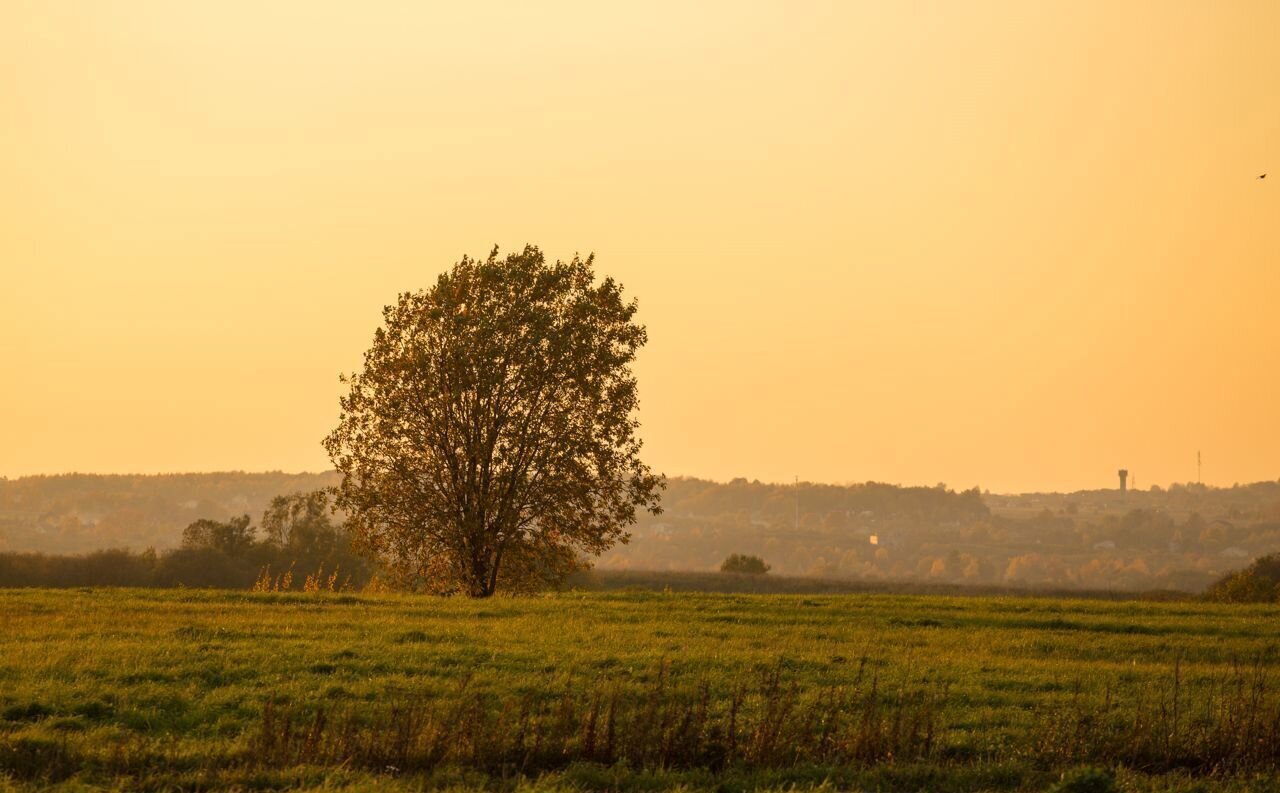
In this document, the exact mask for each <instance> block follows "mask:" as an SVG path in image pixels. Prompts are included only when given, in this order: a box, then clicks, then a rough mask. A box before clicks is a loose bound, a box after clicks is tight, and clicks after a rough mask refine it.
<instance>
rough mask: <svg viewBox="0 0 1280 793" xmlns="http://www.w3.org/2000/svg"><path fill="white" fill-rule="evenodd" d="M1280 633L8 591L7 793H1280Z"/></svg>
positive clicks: (349, 598) (687, 608)
mask: <svg viewBox="0 0 1280 793" xmlns="http://www.w3.org/2000/svg"><path fill="white" fill-rule="evenodd" d="M1278 614H1280V612H1278V611H1277V609H1276V608H1275V607H1274V606H1243V605H1235V606H1229V605H1219V604H1207V603H1190V602H1178V603H1152V602H1128V603H1120V602H1105V601H1083V600H1052V599H1047V598H1037V599H1030V598H987V599H980V598H952V597H941V596H914V595H874V594H865V595H864V594H858V595H803V596H784V595H772V596H770V595H710V594H661V593H639V592H633V593H589V594H560V595H553V596H547V597H537V598H521V599H508V598H497V599H490V600H485V601H471V600H464V599H456V598H453V599H441V598H424V597H410V596H398V595H369V594H363V593H361V594H355V593H341V592H327V591H320V592H314V593H274V592H268V593H249V592H225V591H223V592H215V591H193V590H167V591H150V590H60V591H52V590H0V622H2V623H3V625H0V628H2V629H0V780H4V779H6V778H7V779H8V782H7V783H6V782H4V781H0V789H3V788H4V786H5V785H6V784H7V785H9V786H10V787H13V788H17V789H26V788H31V789H43V788H46V787H51V786H53V787H57V786H64V787H66V789H82V788H84V787H86V786H88V787H95V786H103V787H124V788H146V789H163V788H184V789H217V788H225V787H228V786H241V787H246V788H249V787H252V788H307V787H326V788H329V789H335V788H342V787H348V786H349V787H356V788H359V787H367V786H369V785H374V784H376V785H378V786H380V787H389V788H392V789H396V788H400V787H402V788H404V789H420V788H422V787H435V788H441V787H443V788H447V787H450V786H454V787H460V788H476V787H482V788H491V789H516V788H520V787H523V788H534V789H601V788H608V789H654V788H663V787H671V786H684V787H685V788H687V789H728V790H735V789H741V790H746V789H755V788H762V787H763V788H778V789H782V788H787V787H789V786H793V785H795V786H799V787H801V788H805V787H811V786H819V785H821V784H822V783H823V782H824V781H826V782H828V783H829V784H830V785H832V786H834V787H837V788H859V787H861V788H869V789H881V790H925V789H927V790H947V789H951V790H972V789H988V790H1042V789H1045V788H1047V787H1050V786H1053V785H1059V784H1061V785H1067V786H1068V787H1066V788H1064V789H1072V788H1071V787H1070V786H1072V785H1080V784H1088V785H1094V787H1091V788H1088V789H1108V787H1118V788H1120V789H1132V790H1157V789H1158V790H1179V789H1185V790H1216V789H1222V790H1228V789H1259V788H1265V786H1267V785H1271V786H1275V785H1278V784H1280V776H1278V775H1277V771H1278V769H1280V691H1277V689H1276V685H1275V683H1274V680H1273V678H1274V677H1275V673H1276V671H1277V670H1276V665H1277V663H1280V657H1277V655H1276V654H1275V653H1274V652H1273V649H1272V648H1274V647H1276V646H1277V645H1280V623H1277V621H1276V616H1277V615H1278ZM1082 767H1085V768H1087V769H1091V770H1081V769H1082ZM1064 780H1065V781H1064ZM1082 780H1083V781H1082ZM1099 785H1100V786H1101V787H1098V786H1099ZM1078 789H1085V788H1078Z"/></svg>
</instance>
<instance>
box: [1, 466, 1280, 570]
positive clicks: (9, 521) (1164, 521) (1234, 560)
mask: <svg viewBox="0 0 1280 793" xmlns="http://www.w3.org/2000/svg"><path fill="white" fill-rule="evenodd" d="M335 480H336V474H334V473H332V472H328V473H321V474H285V473H279V472H274V473H259V474H253V473H242V472H230V473H215V474H176V475H166V476H133V475H120V476H91V475H81V474H70V475H65V476H38V477H24V478H21V479H15V480H2V479H0V550H9V551H36V552H43V553H55V554H56V553H84V552H87V551H91V550H95V549H99V548H114V547H129V548H134V549H143V548H147V547H154V548H156V549H165V548H172V547H175V546H176V545H177V544H178V542H179V539H180V537H181V533H182V529H183V527H185V526H186V525H187V524H189V523H190V522H192V521H193V520H196V519H197V518H206V517H207V518H218V519H224V518H227V517H230V516H233V515H241V514H248V515H250V516H251V517H253V518H254V520H255V521H257V519H258V518H260V516H261V514H262V511H263V510H264V508H265V507H266V505H267V502H268V501H269V500H270V499H271V498H272V497H273V496H275V495H279V494H282V493H289V492H296V491H301V490H311V489H315V488H320V487H325V486H328V485H331V484H334V483H335ZM663 504H664V507H665V511H664V513H663V514H662V515H659V516H656V517H653V516H645V517H643V518H642V519H641V520H640V521H639V522H638V523H637V524H636V525H635V526H634V527H633V531H632V535H633V537H632V540H631V542H630V543H628V544H626V545H621V546H617V547H615V548H614V549H612V550H610V551H608V552H607V553H606V554H605V555H604V556H603V557H602V558H600V559H599V560H598V561H597V564H598V566H599V567H601V568H603V569H631V570H691V571H708V570H714V569H716V568H717V567H718V565H719V564H720V562H721V561H722V560H723V559H724V558H725V557H726V556H727V555H729V554H731V553H748V554H756V555H760V556H763V557H764V558H765V559H766V560H767V561H768V562H769V563H770V564H771V565H772V566H773V569H774V571H775V572H776V573H779V574H786V575H809V576H821V577H824V578H836V579H840V578H852V579H863V580H868V579H870V580H898V581H927V582H930V583H939V584H983V585H1002V586H1004V585H1012V586H1036V587H1066V588H1072V587H1079V588H1104V589H1106V588H1115V589H1144V590H1145V589H1160V588H1176V589H1185V590H1198V589H1201V588H1203V587H1205V586H1206V585H1207V584H1208V583H1209V582H1210V581H1211V580H1212V579H1213V578H1214V577H1216V576H1218V575H1220V574H1222V573H1224V572H1226V571H1229V570H1233V569H1236V568H1239V567H1243V566H1244V565H1245V564H1247V563H1248V562H1249V561H1250V560H1252V559H1253V558H1255V557H1257V556H1259V555H1262V554H1265V553H1268V552H1271V551H1275V550H1277V549H1280V483H1277V482H1259V483H1256V484H1252V485H1247V486H1237V487H1233V488H1209V487H1203V486H1199V485H1185V486H1184V485H1176V486H1174V487H1171V488H1169V489H1167V490H1165V489H1152V490H1144V491H1136V492H1135V491H1131V492H1129V493H1126V494H1121V493H1120V492H1119V491H1117V490H1097V491H1084V492H1078V493H1069V494H1060V493H1037V494H1025V495H995V494H987V493H980V492H979V491H977V490H976V489H974V490H965V491H954V490H950V489H947V488H946V487H945V486H941V485H939V486H936V487H901V486H897V485H889V484H881V483H874V482H869V483H864V484H853V485H820V484H809V483H800V484H799V485H777V484H765V483H760V482H748V481H746V480H743V479H737V480H734V481H732V482H729V483H716V482H709V481H705V480H699V479H688V478H675V479H672V480H671V481H670V482H669V484H668V488H667V491H666V493H665V495H664V498H663Z"/></svg>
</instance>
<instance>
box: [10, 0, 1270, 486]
mask: <svg viewBox="0 0 1280 793" xmlns="http://www.w3.org/2000/svg"><path fill="white" fill-rule="evenodd" d="M1268 170H1271V171H1273V173H1272V176H1271V178H1269V179H1267V180H1258V179H1257V176H1258V175H1259V174H1261V173H1263V172H1264V171H1268ZM525 242H532V243H535V244H538V245H540V246H541V247H542V248H543V249H544V250H545V251H546V252H547V253H548V254H549V255H551V256H553V257H554V256H568V255H571V254H572V253H573V252H574V251H581V252H583V253H586V252H588V251H595V252H596V254H597V256H598V266H599V269H600V270H601V271H603V272H607V273H609V274H611V275H614V276H616V277H618V278H619V280H621V281H622V283H623V284H624V285H625V286H626V288H627V291H628V293H629V294H630V295H633V296H635V297H637V298H639V300H640V305H641V318H642V320H643V321H644V322H645V323H646V324H647V325H648V327H649V332H650V338H651V342H650V344H649V346H648V347H647V348H646V349H645V350H644V352H643V357H642V359H641V361H640V363H639V375H640V378H641V381H640V382H641V389H642V410H641V419H642V421H643V423H644V431H643V434H644V436H645V438H646V439H647V447H646V448H647V449H648V456H649V459H650V461H651V462H652V463H653V464H654V465H655V467H657V468H658V469H659V470H662V471H665V472H666V473H667V474H669V475H676V474H689V475H697V476H706V477H713V478H719V479H725V478H730V477H733V476H746V477H748V478H761V479H767V480H786V481H789V480H790V479H791V478H792V476H795V475H798V476H800V477H801V478H803V479H807V480H814V481H835V482H844V481H852V480H867V479H876V480H881V481H890V482H901V483H904V484H906V483H911V484H916V483H923V484H934V483H936V482H939V481H944V482H947V483H948V484H950V485H952V486H955V487H969V486H972V485H975V484H978V485H981V486H983V487H986V488H990V489H992V490H1025V489H1033V488H1035V489H1039V488H1044V489H1061V488H1072V489H1074V488H1080V487H1105V486H1112V484H1113V482H1114V479H1115V476H1114V474H1115V470H1116V469H1117V468H1119V467H1121V466H1125V467H1128V468H1129V469H1130V470H1131V471H1132V472H1133V475H1134V477H1136V479H1137V485H1138V486H1139V487H1146V486H1147V485H1150V484H1153V483H1161V484H1166V483H1168V482H1170V481H1175V480H1176V481H1186V480H1193V479H1194V478H1195V473H1196V471H1195V454H1196V450H1197V449H1201V450H1203V452H1204V455H1205V480H1206V481H1209V482H1211V483H1217V484H1230V483H1232V482H1234V481H1240V482H1244V481H1253V480H1258V479H1274V478H1276V477H1280V354H1278V353H1280V311H1278V310H1277V307H1278V305H1280V3H1277V2H1275V0H1259V1H1258V2H1199V1H1196V2H1178V0H1160V1H1159V2H1150V3H1140V2H1113V1H1112V0H1106V1H1105V2H1104V1H1102V0H1099V1H1098V2H1077V1H1075V0H1072V1H1070V2H1068V1H1066V0H1064V1H1063V2H1025V1H1024V0H1015V1H1013V2H1007V3H996V2H943V3H928V2H875V3H871V2H867V3H855V2H830V3H817V2H813V3H806V2H791V1H787V2H776V3H751V2H743V1H742V0H734V2H723V3H713V2H697V3H688V2H673V3H661V2H647V3H643V4H639V3H638V4H634V5H633V6H632V7H631V8H629V9H627V10H622V9H621V7H620V6H619V4H615V3H600V2H583V3H572V4H571V3H554V2H539V3H516V2H511V3H502V4H484V3H477V2H468V3H447V4H446V3H440V4H431V3H425V2H403V3H393V2H375V3H355V2H349V3H323V2H316V0H305V1H303V0H299V1H298V2H278V1H277V2H261V1H260V0H254V1H253V2H228V1H227V0H222V2H217V3H174V2H170V1H169V0H157V1H156V2H143V1H142V0H131V1H130V2H127V3H121V2H106V1H105V0H104V1H103V2H57V1H56V0H30V1H27V0H6V1H5V2H4V3H2V4H0V276H2V278H0V339H2V341H0V344H2V345H3V346H2V348H0V352H2V356H3V358H2V360H3V369H2V370H0V371H3V373H4V374H3V380H0V474H3V475H7V476H10V477H12V476H16V475H22V474H29V473H52V472H64V471H71V470H78V471H92V472H126V471H128V472H156V471H187V470H220V469H245V470H260V469H285V470H304V469H305V470H319V469H322V468H325V467H327V465H328V461H327V459H326V457H325V455H324V452H323V451H322V449H321V448H320V443H319V441H320V438H321V437H322V436H323V435H324V434H325V433H327V432H328V431H329V430H330V429H331V428H332V426H333V425H334V424H335V422H336V417H337V401H336V400H337V395H338V393H339V385H338V383H337V376H338V374H339V372H341V371H344V370H351V369H353V368H354V367H356V366H357V365H358V364H359V362H360V358H361V353H362V351H363V350H364V348H365V347H366V346H367V345H368V342H369V341H370V339H371V336H372V333H373V330H374V328H375V327H376V326H377V323H378V321H379V319H380V309H381V307H382V306H383V304H385V303H387V302H390V301H391V300H393V299H394V297H395V295H396V294H397V292H399V291H402V290H410V289H417V288H420V287H425V286H428V285H430V284H431V283H432V282H433V281H434V279H435V276H436V274H437V273H438V272H439V271H440V270H442V269H443V268H445V267H447V266H448V265H449V264H451V263H452V262H453V261H455V260H456V259H457V258H458V257H459V256H460V255H461V254H463V253H470V254H475V255H482V254H484V253H486V252H487V251H488V250H489V248H490V247H491V246H492V245H493V244H495V243H497V244H499V245H500V246H502V247H503V248H504V249H511V248H515V247H518V246H521V245H523V244H524V243H525Z"/></svg>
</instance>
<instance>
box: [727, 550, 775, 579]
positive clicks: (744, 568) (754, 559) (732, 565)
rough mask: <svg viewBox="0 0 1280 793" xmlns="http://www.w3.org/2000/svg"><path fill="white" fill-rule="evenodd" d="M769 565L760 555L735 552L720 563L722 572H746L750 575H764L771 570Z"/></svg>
mask: <svg viewBox="0 0 1280 793" xmlns="http://www.w3.org/2000/svg"><path fill="white" fill-rule="evenodd" d="M769 570H770V567H769V565H767V564H765V562H764V560H763V559H761V558H760V557H759V556H747V555H746V554H740V553H735V554H733V555H731V556H730V557H729V558H728V559H725V560H724V562H722V563H721V564H720V572H722V573H746V574H748V575H764V574H765V573H767V572H769Z"/></svg>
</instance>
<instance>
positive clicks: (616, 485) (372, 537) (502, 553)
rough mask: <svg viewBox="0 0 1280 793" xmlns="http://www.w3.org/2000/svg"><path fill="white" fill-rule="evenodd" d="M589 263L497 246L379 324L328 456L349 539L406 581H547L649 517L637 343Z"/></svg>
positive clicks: (631, 310) (484, 586) (454, 588)
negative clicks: (641, 512) (502, 253)
mask: <svg viewBox="0 0 1280 793" xmlns="http://www.w3.org/2000/svg"><path fill="white" fill-rule="evenodd" d="M593 263H594V262H593V257H588V258H586V259H581V258H579V257H577V256H575V257H574V258H573V259H572V260H571V261H568V262H561V261H557V262H555V263H549V262H547V260H546V259H545V257H544V256H543V254H542V252H541V251H539V250H538V249H537V248H535V247H532V246H529V247H526V248H525V249H524V250H523V251H521V252H519V253H514V254H509V255H507V256H506V257H504V258H499V256H498V251H497V249H496V248H495V249H494V250H493V252H491V253H490V254H489V256H488V258H486V259H471V258H463V259H462V261H460V262H458V263H457V264H456V265H454V266H453V268H452V269H450V270H449V271H448V272H446V273H444V274H442V275H441V276H440V277H439V278H438V280H437V281H436V283H435V286H433V287H432V288H431V289H429V290H425V291H419V292H413V293H404V294H401V295H400V296H399V299H398V300H397V302H396V303H395V304H394V305H390V306H387V307H386V309H384V311H383V320H384V323H383V326H382V327H380V328H379V329H378V330H377V332H376V333H375V334H374V340H373V345H372V346H371V347H370V349H369V350H368V351H367V352H366V354H365V360H364V368H363V370H362V371H360V372H357V373H355V374H353V375H351V376H350V377H348V378H345V382H347V383H348V384H349V386H350V389H349V392H348V393H347V394H346V396H344V397H343V398H342V400H341V406H342V413H341V416H340V419H339V423H338V426H337V428H336V429H334V431H333V432H332V433H331V434H330V435H329V436H328V437H327V438H326V439H325V447H326V448H327V450H328V452H329V455H330V457H331V459H332V460H333V464H334V466H335V467H336V468H337V469H338V471H339V472H340V473H341V474H342V475H343V478H342V482H341V484H340V485H339V486H338V488H337V498H336V503H337V506H338V507H339V508H341V509H343V510H344V511H345V512H346V513H347V515H348V523H347V525H348V528H349V529H350V530H351V531H352V533H353V535H354V537H355V539H356V541H357V542H358V543H359V544H360V546H361V547H362V548H363V549H365V550H366V551H367V552H369V553H370V554H372V555H374V556H375V557H376V558H378V559H379V560H380V561H381V562H382V563H383V564H384V565H385V566H386V567H387V568H388V569H389V570H391V571H392V572H393V573H394V574H395V575H396V576H397V577H398V578H399V580H400V582H401V583H402V584H405V585H407V586H410V587H412V588H416V589H423V590H427V591H433V592H444V593H452V592H461V593H465V594H469V595H472V596H487V595H490V594H493V593H494V592H495V591H497V590H498V589H510V590H524V589H531V588H534V587H537V586H541V585H544V584H547V583H554V582H558V581H561V580H563V578H564V577H565V576H566V575H567V574H568V573H570V572H572V571H573V570H574V569H575V568H576V566H577V565H578V564H579V562H580V560H581V559H582V557H583V556H584V555H589V554H597V553H599V552H601V551H603V550H605V549H606V548H608V547H609V546H611V545H613V544H614V543H616V542H619V541H622V542H625V541H626V539H627V536H628V535H627V533H626V527H627V526H628V525H629V524H630V523H632V522H633V521H634V520H635V517H636V511H637V509H645V510H649V511H652V512H655V513H656V512H658V511H659V506H658V497H659V493H660V490H661V488H662V485H663V479H662V477H661V476H660V475H657V474H654V473H653V472H652V471H651V469H650V468H649V467H648V466H647V465H646V464H644V463H643V462H642V461H641V459H640V450H641V445H642V444H641V440H640V438H639V436H638V434H637V433H638V429H639V423H638V420H637V418H636V411H637V407H638V395H637V385H636V378H635V375H634V374H633V372H632V368H631V365H632V362H633V361H634V359H635V356H636V352H637V351H638V350H639V349H640V347H641V346H643V345H644V343H645V341H646V339H647V336H646V332H645V328H644V327H643V326H642V325H640V324H638V323H637V322H636V321H635V313H636V303H635V302H634V301H626V300H624V299H623V296H622V288H621V286H620V285H619V284H618V283H616V282H615V281H614V280H613V279H611V278H605V279H603V280H601V281H599V282H597V280H596V278H595V274H594V272H593V269H592V268H593Z"/></svg>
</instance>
